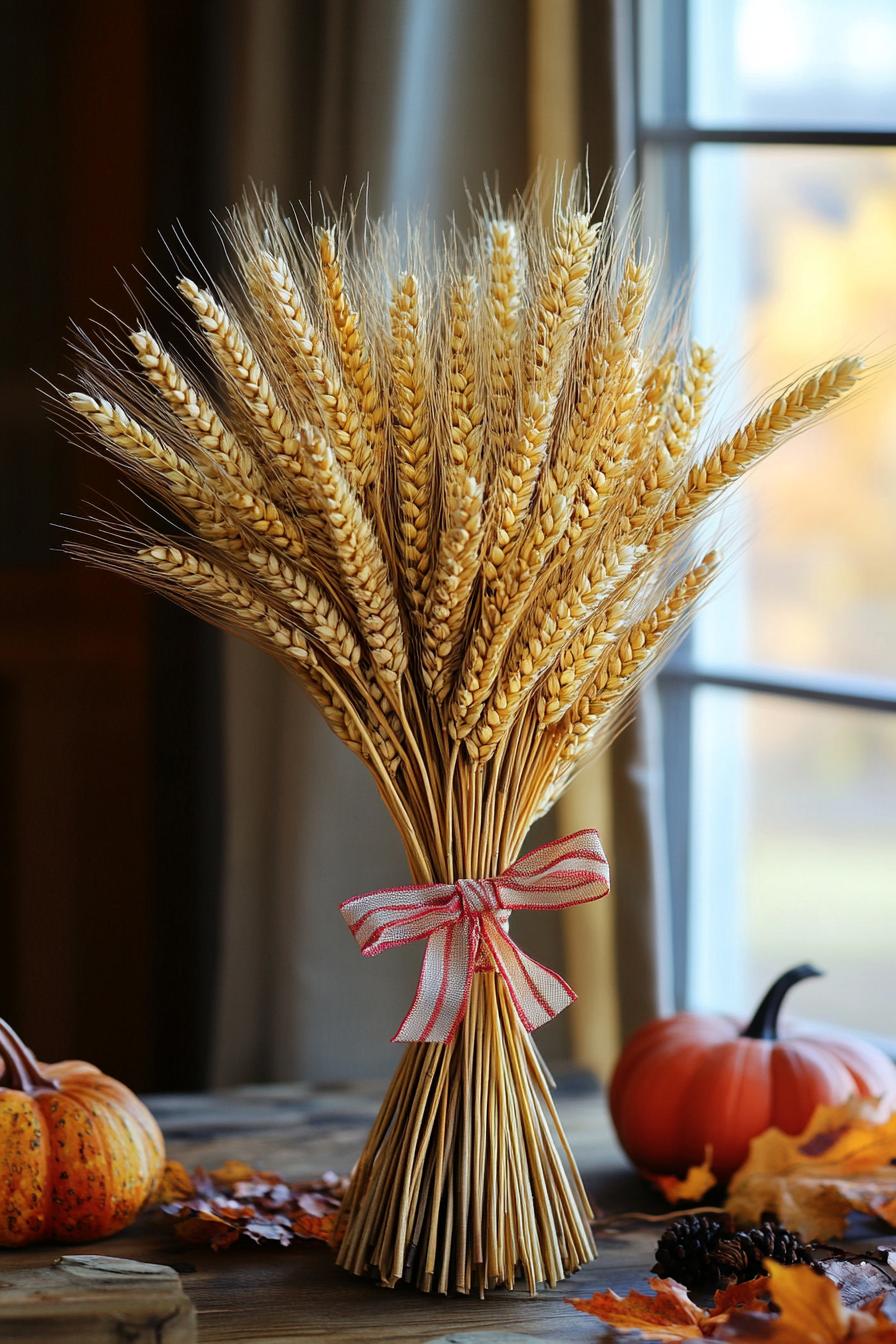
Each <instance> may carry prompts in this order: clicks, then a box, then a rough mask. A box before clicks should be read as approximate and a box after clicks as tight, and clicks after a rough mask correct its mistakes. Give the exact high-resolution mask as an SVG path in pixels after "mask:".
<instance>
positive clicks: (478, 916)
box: [339, 830, 610, 1041]
mask: <svg viewBox="0 0 896 1344" xmlns="http://www.w3.org/2000/svg"><path fill="white" fill-rule="evenodd" d="M609 875H610V870H609V865H608V864H607V859H606V855H605V854H604V851H603V848H602V846H601V843H600V836H599V835H598V833H597V831H594V830H585V831H577V832H576V833H575V834H574V835H567V836H565V837H564V838H563V839H562V840H553V841H551V842H550V843H549V844H546V845H541V846H540V847H539V848H538V849H534V850H532V852H531V853H530V854H525V855H523V857H522V858H521V859H518V860H517V861H516V863H513V864H511V866H510V867H509V868H508V869H507V870H506V871H505V872H503V873H501V874H500V875H499V876H498V877H486V878H471V877H461V878H458V880H457V881H456V882H444V883H438V882H437V883H433V884H432V885H423V886H416V887H393V888H391V889H386V890H383V891H368V892H364V893H363V895H361V896H353V897H352V898H351V899H350V900H347V901H343V902H342V905H340V907H339V909H340V910H341V911H342V917H343V919H344V920H345V922H346V924H347V925H348V927H349V929H350V930H351V932H352V934H353V935H354V937H355V939H356V941H357V943H358V945H359V947H360V948H361V953H362V955H363V956H365V957H375V956H377V955H378V954H379V953H380V952H385V951H386V950H387V949H388V948H390V947H402V946H403V945H404V944H405V943H413V942H417V941H418V940H419V939H421V938H426V939H427V943H426V951H425V953H424V956H423V966H422V968H421V971H420V979H419V981H418V984H417V992H416V994H415V996H414V1002H413V1003H412V1004H411V1007H410V1010H409V1011H408V1014H407V1016H406V1017H405V1019H404V1021H403V1022H402V1024H401V1026H400V1027H399V1028H398V1031H397V1032H396V1033H395V1035H394V1036H393V1037H392V1039H393V1041H450V1040H451V1038H452V1037H453V1036H454V1033H455V1032H456V1031H457V1028H458V1026H459V1025H460V1023H461V1021H462V1019H463V1017H464V1014H465V1013H466V1010H467V1001H468V999H469V995H470V982H471V980H472V978H473V972H474V970H492V969H494V970H495V971H497V973H498V974H499V975H500V976H501V977H502V978H503V980H504V983H505V984H506V986H507V989H508V992H509V994H510V997H511V999H512V1000H513V1004H514V1007H515V1008H516V1011H517V1013H518V1015H519V1019H520V1021H521V1022H522V1024H523V1026H524V1027H525V1028H526V1030H527V1031H534V1030H535V1028H536V1027H541V1026H543V1025H544V1023H545V1022H549V1021H550V1019H551V1018H552V1017H556V1016H557V1014H558V1013H560V1012H562V1011H563V1009H564V1008H566V1007H567V1006H568V1005H569V1004H570V1003H572V1002H573V1000H574V999H575V997H576V996H575V994H574V993H573V991H572V990H571V989H570V987H569V985H568V984H567V983H566V981H565V980H563V979H562V977H561V976H559V975H557V973H556V972H555V971H550V970H548V968H547V967H546V966H542V965H541V964H540V963H539V962H537V961H533V959H532V958H531V957H527V956H526V954H525V952H521V951H520V949H519V948H518V947H517V945H516V943H515V942H514V941H513V939H512V938H511V937H510V935H509V933H508V932H507V926H508V924H509V922H510V912H511V911H512V910H563V909H566V908H567V907H568V906H572V905H583V904H584V903H585V902H586V901H596V900H597V899H598V898H599V897H601V896H605V895H606V894H607V892H608V891H609V889H610V887H609Z"/></svg>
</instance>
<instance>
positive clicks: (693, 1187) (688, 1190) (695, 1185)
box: [641, 1145, 718, 1204]
mask: <svg viewBox="0 0 896 1344" xmlns="http://www.w3.org/2000/svg"><path fill="white" fill-rule="evenodd" d="M641 1175H642V1176H644V1177H646V1179H647V1180H648V1181H650V1182H651V1184H652V1185H655V1186H656V1188H657V1189H658V1190H659V1192H660V1194H661V1195H662V1196H663V1198H664V1199H665V1200H666V1201H667V1203H669V1204H680V1203H681V1202H682V1200H687V1201H688V1203H690V1204H694V1203H696V1201H697V1200H698V1199H702V1198H703V1196H704V1195H705V1194H706V1192H707V1190H711V1189H712V1187H713V1186H714V1185H716V1184H717V1183H718V1182H717V1178H716V1176H715V1175H714V1174H713V1170H712V1147H711V1146H710V1145H707V1147H706V1149H705V1151H704V1154H703V1161H702V1162H701V1164H700V1166H699V1167H689V1168H688V1170H687V1174H686V1175H685V1176H684V1177H679V1176H660V1175H657V1174H656V1173H655V1172H652V1171H642V1173H641Z"/></svg>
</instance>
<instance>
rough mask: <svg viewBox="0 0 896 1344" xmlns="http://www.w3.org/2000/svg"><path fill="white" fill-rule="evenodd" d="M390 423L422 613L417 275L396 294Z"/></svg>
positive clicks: (408, 579) (425, 540)
mask: <svg viewBox="0 0 896 1344" xmlns="http://www.w3.org/2000/svg"><path fill="white" fill-rule="evenodd" d="M391 316H392V345H391V351H390V353H391V356H392V361H391V362H392V383H393V389H394V392H393V403H392V406H393V410H392V424H393V430H394V434H395V443H396V447H397V454H396V477H397V481H398V517H399V534H400V536H399V541H400V554H401V562H402V572H403V575H404V583H405V589H406V596H407V601H408V603H409V605H410V607H411V609H412V610H413V611H416V612H419V611H420V610H421V608H422V605H423V599H424V596H425V594H426V589H427V587H428V586H429V572H430V560H431V556H430V549H431V539H430V535H429V530H430V519H431V513H432V499H433V479H432V463H433V458H432V450H431V444H430V439H429V427H428V421H429V417H428V414H427V409H426V405H427V382H426V356H425V349H424V343H423V340H424V337H423V332H422V330H421V326H420V295H419V286H418V283H417V277H416V276H415V275H413V274H412V273H411V272H410V271H408V272H406V273H405V274H404V275H403V276H401V277H400V278H399V280H398V283H397V284H396V286H395V290H394V293H393V297H392V306H391Z"/></svg>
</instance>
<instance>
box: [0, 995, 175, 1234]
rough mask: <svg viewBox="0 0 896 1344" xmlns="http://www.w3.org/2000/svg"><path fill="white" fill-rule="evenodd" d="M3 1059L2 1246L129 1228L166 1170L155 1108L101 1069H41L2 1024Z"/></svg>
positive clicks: (73, 1065)
mask: <svg viewBox="0 0 896 1344" xmlns="http://www.w3.org/2000/svg"><path fill="white" fill-rule="evenodd" d="M0 1060H2V1063H3V1073H2V1075H0V1079H2V1083H3V1086H0V1246H25V1245H27V1244H28V1243H29V1242H33V1241H72V1242H84V1241H95V1240H97V1239H98V1238H100V1237H108V1236H111V1235H112V1233H114V1232H120V1231H121V1229H122V1228H124V1227H127V1226H128V1224H129V1223H131V1222H133V1220H134V1219H135V1218H136V1216H137V1214H138V1213H139V1212H140V1210H141V1209H142V1208H143V1206H144V1204H145V1203H146V1201H147V1199H148V1198H149V1196H150V1194H151V1193H152V1191H153V1189H154V1187H155V1185H156V1183H157V1181H158V1179H159V1177H160V1176H161V1173H162V1168H163V1166H164V1162H165V1146H164V1141H163V1139H162V1134H161V1131H160V1130H159V1127H158V1125H157V1124H156V1122H155V1120H154V1119H153V1117H152V1115H151V1114H150V1112H149V1111H148V1110H147V1108H146V1107H145V1106H144V1105H143V1103H142V1102H141V1101H138V1099H137V1098H136V1097H135V1096H134V1094H133V1092H131V1091H130V1090H129V1089H128V1088H126V1087H125V1086H124V1084H123V1083H119V1082H116V1081H115V1079H114V1078H107V1077H106V1075H105V1074H103V1073H100V1071H99V1069H97V1068H94V1066H93V1065H92V1064H85V1063H84V1062H83V1061H82V1060H66V1061H64V1062H62V1063H60V1064H38V1062H37V1060H36V1059H35V1058H34V1055H33V1054H32V1052H31V1051H30V1050H29V1049H28V1047H27V1046H26V1045H25V1044H24V1043H23V1042H22V1041H21V1040H20V1039H19V1037H18V1036H17V1035H16V1033H15V1032H14V1031H13V1030H12V1028H11V1027H9V1026H8V1025H7V1024H6V1023H5V1022H3V1021H2V1020H0Z"/></svg>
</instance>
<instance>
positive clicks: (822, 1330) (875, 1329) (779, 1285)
mask: <svg viewBox="0 0 896 1344" xmlns="http://www.w3.org/2000/svg"><path fill="white" fill-rule="evenodd" d="M768 1269H769V1276H770V1281H771V1282H770V1287H771V1293H772V1296H773V1297H774V1300H775V1303H776V1305H777V1306H778V1308H779V1314H777V1315H774V1316H768V1317H766V1318H765V1319H764V1320H763V1318H762V1317H757V1316H753V1315H748V1314H743V1315H742V1314H739V1313H734V1314H733V1315H732V1316H731V1319H730V1320H729V1321H728V1322H727V1323H726V1324H724V1325H723V1326H722V1327H721V1328H720V1330H719V1332H718V1335H717V1338H718V1339H724V1340H729V1341H731V1342H732V1344H738V1342H740V1344H745V1342H746V1341H748V1340H767V1341H768V1344H852V1341H854V1340H855V1341H860V1342H861V1344H874V1342H875V1341H876V1344H896V1324H894V1322H893V1321H892V1319H890V1318H889V1317H888V1316H887V1315H886V1314H885V1310H884V1301H883V1299H882V1298H878V1299H876V1300H875V1301H873V1302H869V1303H868V1304H867V1306H866V1307H865V1308H864V1309H863V1310H860V1311H856V1310H854V1309H853V1308H851V1307H848V1306H846V1305H845V1303H844V1301H843V1298H842V1296H841V1294H840V1292H839V1291H838V1289H837V1286H836V1284H834V1283H833V1282H832V1281H831V1280H830V1279H828V1278H826V1277H825V1276H824V1275H821V1274H815V1273H813V1271H812V1270H811V1269H810V1268H809V1266H808V1265H777V1264H774V1263H773V1262H771V1263H769V1266H768Z"/></svg>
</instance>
